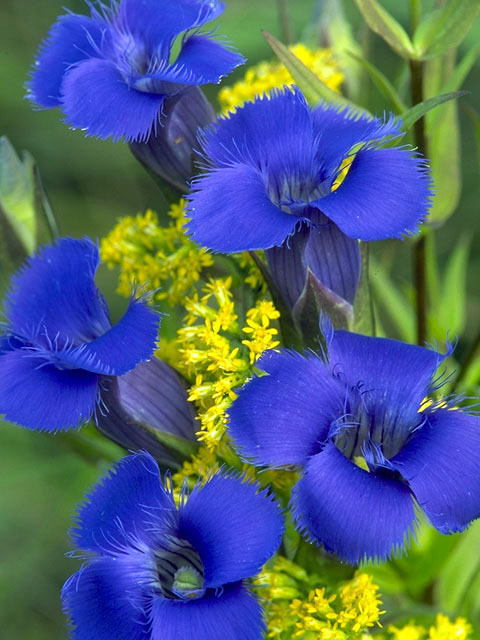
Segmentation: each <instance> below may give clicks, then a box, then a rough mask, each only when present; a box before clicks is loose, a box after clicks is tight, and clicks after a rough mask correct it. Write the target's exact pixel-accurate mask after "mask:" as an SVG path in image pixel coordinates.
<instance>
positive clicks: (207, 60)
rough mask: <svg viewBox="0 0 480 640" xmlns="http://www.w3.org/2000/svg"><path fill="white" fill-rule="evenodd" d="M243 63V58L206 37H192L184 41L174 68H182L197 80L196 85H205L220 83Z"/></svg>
mask: <svg viewBox="0 0 480 640" xmlns="http://www.w3.org/2000/svg"><path fill="white" fill-rule="evenodd" d="M244 62H245V59H244V58H243V56H241V55H240V54H239V53H236V52H234V51H230V50H229V49H227V48H226V47H224V46H222V45H221V44H220V43H219V42H216V41H215V40H212V39H211V38H207V37H206V36H200V35H193V36H190V37H189V38H187V39H186V40H185V41H184V43H183V46H182V49H181V51H180V54H179V56H178V58H177V60H176V61H175V66H179V67H182V66H183V67H184V68H185V70H186V71H189V72H190V73H192V74H193V75H194V76H195V77H197V78H199V79H200V80H199V81H197V82H196V84H207V83H209V82H215V83H218V82H220V80H221V79H222V78H223V77H224V76H226V75H227V74H229V73H230V72H231V71H233V70H234V69H235V67H238V66H239V65H241V64H243V63H244ZM180 81H181V80H180Z"/></svg>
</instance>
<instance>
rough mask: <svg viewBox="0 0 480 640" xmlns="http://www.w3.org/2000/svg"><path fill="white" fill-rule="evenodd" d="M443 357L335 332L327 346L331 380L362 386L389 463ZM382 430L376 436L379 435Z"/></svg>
mask: <svg viewBox="0 0 480 640" xmlns="http://www.w3.org/2000/svg"><path fill="white" fill-rule="evenodd" d="M443 358H444V356H442V355H441V354H439V353H437V352H436V351H432V350H431V349H424V348H423V347H417V346H415V345H411V344H406V343H404V342H400V341H398V340H389V339H387V338H371V337H367V336H362V335H359V334H354V333H349V332H347V331H335V334H334V337H333V339H332V342H331V344H330V346H329V363H330V367H331V370H332V371H333V372H334V375H335V376H336V377H338V378H339V379H340V380H343V381H344V382H345V383H346V384H347V385H348V386H349V387H351V388H353V387H356V388H359V385H360V387H361V392H362V398H363V402H364V404H365V407H366V408H367V411H368V413H369V414H370V416H371V421H372V424H373V425H376V427H377V428H376V429H374V430H373V431H372V432H371V436H372V438H373V440H374V441H375V442H377V443H382V449H383V452H384V454H385V456H386V457H387V458H389V457H390V456H392V455H395V454H396V453H397V452H398V450H399V449H400V447H401V446H402V445H403V444H404V442H405V440H406V438H407V437H408V435H409V433H410V432H411V431H412V430H413V429H414V428H415V427H417V426H418V425H419V424H420V422H421V421H422V416H421V414H419V409H420V405H421V403H422V400H423V399H424V398H425V396H426V395H427V394H428V392H429V387H430V385H431V381H432V378H433V376H434V374H435V371H436V370H437V368H438V366H439V364H440V363H441V362H442V360H443ZM379 430H380V431H379Z"/></svg>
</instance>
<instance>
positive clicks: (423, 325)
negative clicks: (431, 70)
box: [410, 2, 427, 345]
mask: <svg viewBox="0 0 480 640" xmlns="http://www.w3.org/2000/svg"><path fill="white" fill-rule="evenodd" d="M411 4H412V6H413V5H414V4H415V3H414V2H412V3H411ZM412 17H413V18H414V19H417V17H416V16H412ZM410 92H411V97H412V105H415V104H418V103H419V102H422V101H423V63H422V62H420V61H418V60H410ZM413 131H414V136H415V145H416V146H417V148H418V150H419V151H420V152H421V153H422V154H423V155H424V156H426V155H427V140H426V136H425V120H424V118H420V120H417V122H416V123H415V124H414V128H413ZM426 242H427V240H426V236H425V235H422V236H421V237H420V238H419V239H418V240H417V242H416V244H415V246H414V260H413V262H414V281H415V291H416V298H415V306H416V317H417V344H419V345H423V344H425V340H426V338H427V268H426V263H427V261H426Z"/></svg>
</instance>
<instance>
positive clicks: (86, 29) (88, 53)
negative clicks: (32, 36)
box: [28, 14, 110, 108]
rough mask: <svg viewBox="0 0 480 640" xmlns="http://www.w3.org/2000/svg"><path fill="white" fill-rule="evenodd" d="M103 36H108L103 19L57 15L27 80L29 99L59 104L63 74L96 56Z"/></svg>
mask: <svg viewBox="0 0 480 640" xmlns="http://www.w3.org/2000/svg"><path fill="white" fill-rule="evenodd" d="M105 39H110V32H109V29H108V25H107V24H106V23H105V22H103V21H100V20H96V19H95V20H94V19H92V18H87V17H86V16H81V15H76V14H69V15H64V16H60V18H59V19H58V20H57V22H56V23H55V24H54V25H53V26H52V28H51V29H50V32H49V34H48V36H47V38H46V39H45V40H44V42H43V43H42V44H41V45H40V49H39V53H38V56H37V58H36V60H35V67H34V69H33V70H32V74H31V80H30V82H29V83H28V89H29V95H28V97H29V98H30V100H33V101H34V102H36V103H37V104H39V105H40V106H41V107H45V108H49V107H58V106H60V104H61V101H62V97H61V86H62V81H63V77H64V75H65V74H66V73H68V72H69V70H70V69H71V68H72V67H73V66H74V65H75V64H77V63H78V62H80V61H82V60H86V59H88V58H90V57H98V56H99V49H100V48H101V47H102V43H104V42H105Z"/></svg>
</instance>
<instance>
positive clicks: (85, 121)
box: [62, 58, 164, 141]
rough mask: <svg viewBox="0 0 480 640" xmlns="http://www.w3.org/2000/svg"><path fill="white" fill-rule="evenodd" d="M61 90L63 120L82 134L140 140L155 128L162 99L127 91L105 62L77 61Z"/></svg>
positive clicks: (111, 66)
mask: <svg viewBox="0 0 480 640" xmlns="http://www.w3.org/2000/svg"><path fill="white" fill-rule="evenodd" d="M62 90H63V101H62V111H63V113H64V114H65V121H66V122H67V123H68V124H70V125H71V126H72V127H73V128H74V129H83V130H84V131H85V133H86V135H90V136H96V137H98V138H103V139H106V138H110V137H111V138H112V139H113V140H114V141H116V140H120V139H122V138H123V139H125V140H127V141H131V140H137V141H141V140H146V139H147V138H148V136H149V135H150V134H151V133H152V132H154V131H155V129H156V127H157V126H158V123H159V118H160V113H161V108H162V104H163V100H164V96H163V95H161V94H158V95H155V94H150V93H143V92H141V91H136V90H135V89H132V88H130V87H129V86H128V85H127V83H126V81H125V79H124V78H123V76H122V74H121V73H120V71H119V70H118V69H117V68H116V67H115V66H114V64H113V63H112V62H109V61H107V60H100V59H94V58H92V59H90V60H86V61H84V62H81V63H80V64H79V65H78V66H77V67H75V68H74V69H72V71H70V72H69V73H68V74H67V75H66V77H65V80H64V82H63V86H62Z"/></svg>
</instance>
